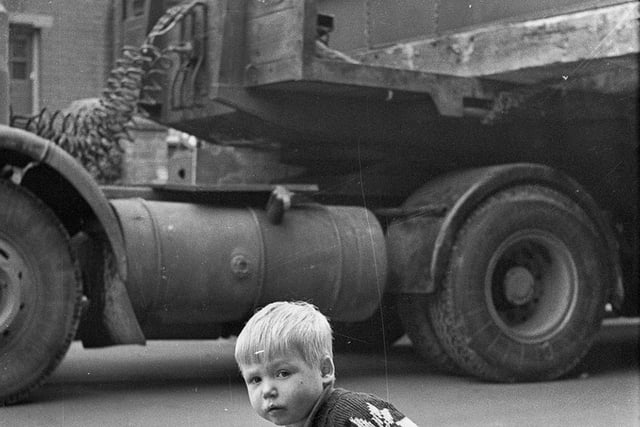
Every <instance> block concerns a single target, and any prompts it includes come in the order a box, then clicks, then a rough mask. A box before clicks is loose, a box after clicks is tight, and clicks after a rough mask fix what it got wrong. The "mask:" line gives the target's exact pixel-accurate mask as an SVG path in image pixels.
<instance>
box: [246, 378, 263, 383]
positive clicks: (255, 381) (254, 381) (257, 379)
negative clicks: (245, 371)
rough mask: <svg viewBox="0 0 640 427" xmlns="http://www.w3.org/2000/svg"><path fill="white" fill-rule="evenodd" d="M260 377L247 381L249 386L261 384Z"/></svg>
mask: <svg viewBox="0 0 640 427" xmlns="http://www.w3.org/2000/svg"><path fill="white" fill-rule="evenodd" d="M260 381H261V379H260V377H251V378H249V379H248V380H247V384H260Z"/></svg>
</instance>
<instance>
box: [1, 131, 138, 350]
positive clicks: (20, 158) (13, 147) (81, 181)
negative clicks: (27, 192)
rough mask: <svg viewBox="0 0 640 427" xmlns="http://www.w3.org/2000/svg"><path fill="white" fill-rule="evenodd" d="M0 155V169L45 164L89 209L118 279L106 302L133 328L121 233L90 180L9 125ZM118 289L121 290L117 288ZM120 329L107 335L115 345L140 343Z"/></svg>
mask: <svg viewBox="0 0 640 427" xmlns="http://www.w3.org/2000/svg"><path fill="white" fill-rule="evenodd" d="M0 155H1V156H2V157H0V166H2V165H3V164H12V165H14V166H18V167H22V168H25V170H28V169H29V168H30V167H32V166H29V165H36V166H39V165H47V166H48V167H49V168H50V169H52V170H53V171H54V172H55V173H56V174H57V175H59V177H61V179H62V180H63V181H64V182H65V183H67V184H68V185H69V186H70V187H72V188H73V189H75V191H77V193H78V194H79V195H80V197H81V198H82V200H83V201H84V202H85V203H86V204H87V205H88V206H89V208H90V209H91V211H92V212H93V214H94V215H95V216H96V218H97V220H98V222H99V223H100V226H101V227H102V228H103V230H104V232H105V235H106V237H107V239H108V243H109V245H110V247H111V251H112V254H113V260H111V262H112V264H113V268H114V270H115V272H116V273H117V274H116V275H117V276H118V279H119V280H110V281H109V282H113V283H109V284H108V286H106V288H107V289H105V292H107V298H106V300H107V301H111V303H112V304H115V305H118V307H117V308H118V312H119V315H120V316H126V317H125V319H126V318H128V319H129V322H123V321H122V320H121V321H120V322H119V324H121V325H124V324H127V323H128V324H129V326H130V327H133V328H134V329H135V326H137V320H136V319H135V315H134V314H133V309H132V308H131V302H130V301H129V298H128V296H127V293H126V289H125V288H124V282H125V281H126V279H127V258H126V251H125V249H124V240H123V236H122V231H121V229H120V225H119V222H118V220H117V218H116V216H115V213H114V212H113V209H112V207H111V205H110V203H109V201H108V200H107V198H106V197H105V195H104V194H103V192H102V190H101V189H100V187H99V186H98V184H97V183H96V181H95V180H94V179H93V177H92V176H91V175H90V174H89V173H88V172H87V171H86V170H85V169H84V168H83V167H82V165H81V164H80V163H78V161H76V160H75V159H74V158H73V157H72V156H71V155H69V154H68V153H67V152H66V151H64V150H63V149H61V148H60V147H58V146H57V145H55V144H53V143H52V142H51V141H49V140H46V139H44V138H41V137H39V136H37V135H35V134H32V133H30V132H27V131H24V130H21V129H16V128H12V127H9V126H4V125H0ZM27 173H28V172H27ZM120 287H121V288H122V289H120ZM116 297H117V298H116ZM114 298H115V300H114ZM127 308H128V309H127ZM108 309H109V307H106V308H105V312H107V311H108ZM107 316H108V315H107ZM106 321H107V322H106V323H107V324H108V325H109V324H113V322H109V319H106ZM132 322H135V323H132ZM121 327H124V326H121ZM121 327H115V328H114V330H112V331H110V335H111V336H112V337H114V341H116V343H125V342H117V341H123V340H122V339H118V337H128V338H126V339H124V341H127V342H126V343H130V341H131V340H132V338H131V337H132V336H137V338H136V339H134V341H135V342H136V343H139V342H140V340H141V338H140V336H141V333H140V334H132V333H131V330H124V329H122V330H119V331H118V330H115V329H120V328H121ZM138 329H139V326H138ZM142 341H144V338H142Z"/></svg>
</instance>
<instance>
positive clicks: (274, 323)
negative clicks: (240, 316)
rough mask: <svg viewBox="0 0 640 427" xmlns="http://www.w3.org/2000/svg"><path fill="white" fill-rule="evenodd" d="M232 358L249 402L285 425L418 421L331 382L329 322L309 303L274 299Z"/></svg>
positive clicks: (390, 426) (382, 426)
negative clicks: (244, 386)
mask: <svg viewBox="0 0 640 427" xmlns="http://www.w3.org/2000/svg"><path fill="white" fill-rule="evenodd" d="M235 358H236V362H237V363H238V366H239V367H240V372H241V373H242V377H243V378H244V380H245V383H246V385H247V391H248V393H249V400H250V401H251V406H252V407H253V409H254V410H255V411H256V412H257V413H258V415H260V416H261V417H262V418H264V419H266V420H269V421H271V422H272V423H274V424H276V425H283V426H290V427H322V426H327V427H352V426H355V427H368V426H372V427H395V426H399V427H417V426H416V425H415V424H414V423H413V422H412V421H411V420H409V418H407V417H405V416H404V415H403V414H402V413H400V412H399V411H398V410H397V409H396V408H395V407H394V406H393V405H392V404H390V403H388V402H385V401H383V400H381V399H379V398H378V397H376V396H374V395H371V394H365V393H356V392H351V391H347V390H344V389H340V388H334V387H333V383H334V381H335V367H334V365H333V346H332V333H331V326H329V322H328V321H327V318H326V317H325V316H324V315H323V314H322V313H320V311H319V310H318V309H317V308H316V307H315V306H313V305H311V304H308V303H305V302H275V303H271V304H269V305H267V306H266V307H264V308H262V309H261V310H259V311H258V312H256V313H255V314H254V315H253V317H251V319H249V321H248V322H247V324H246V325H245V327H244V329H243V330H242V332H241V333H240V335H239V336H238V339H237V341H236V349H235Z"/></svg>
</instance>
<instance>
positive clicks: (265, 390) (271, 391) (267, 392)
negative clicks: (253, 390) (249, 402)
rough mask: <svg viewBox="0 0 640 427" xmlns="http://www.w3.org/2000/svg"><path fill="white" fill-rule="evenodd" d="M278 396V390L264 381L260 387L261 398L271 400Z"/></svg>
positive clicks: (270, 383)
mask: <svg viewBox="0 0 640 427" xmlns="http://www.w3.org/2000/svg"><path fill="white" fill-rule="evenodd" d="M277 395H278V390H277V389H276V387H275V385H274V384H273V383H272V382H270V381H265V382H264V383H263V385H262V396H263V397H264V398H265V399H269V398H273V397H276V396H277Z"/></svg>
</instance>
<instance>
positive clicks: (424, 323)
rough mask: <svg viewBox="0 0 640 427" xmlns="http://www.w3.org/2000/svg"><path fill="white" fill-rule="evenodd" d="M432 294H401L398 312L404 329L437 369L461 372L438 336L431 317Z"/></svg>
mask: <svg viewBox="0 0 640 427" xmlns="http://www.w3.org/2000/svg"><path fill="white" fill-rule="evenodd" d="M430 298H432V296H430V295H425V294H402V295H400V296H399V302H398V312H399V313H400V319H401V320H402V325H403V326H404V330H405V331H406V332H407V335H408V336H409V339H410V340H411V344H413V348H415V349H416V351H417V352H418V354H419V355H420V356H421V357H422V358H423V359H425V360H426V361H427V363H428V364H429V365H430V366H432V367H434V368H435V369H437V370H439V371H442V372H446V373H449V374H459V373H460V372H461V371H462V370H461V369H460V367H459V366H458V364H457V363H456V362H455V361H454V360H453V359H452V358H451V357H450V356H449V354H447V352H446V351H445V349H444V347H443V346H442V344H441V343H440V339H439V338H438V337H437V336H436V333H435V331H434V329H433V325H432V323H431V318H430V317H429V299H430Z"/></svg>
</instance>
